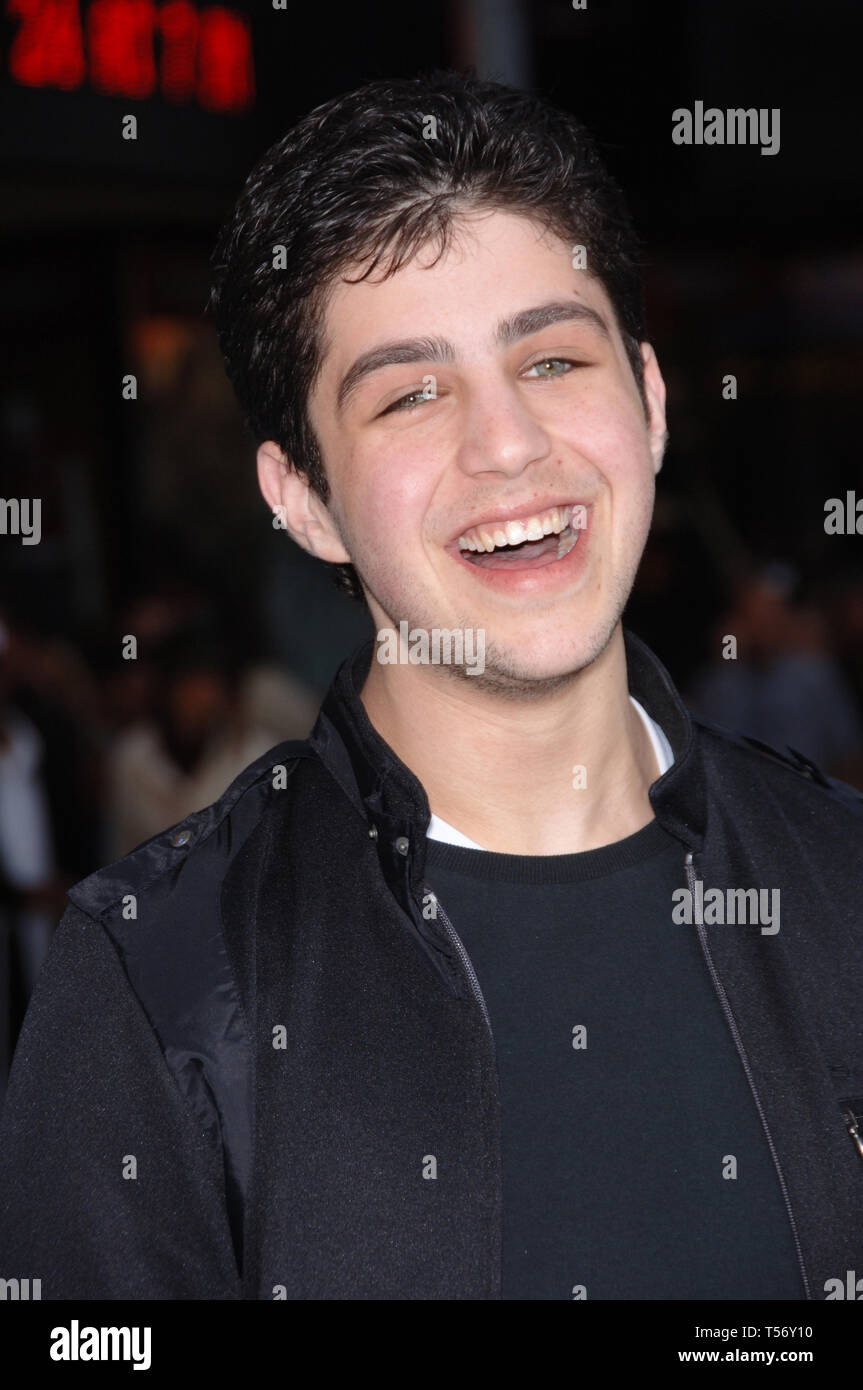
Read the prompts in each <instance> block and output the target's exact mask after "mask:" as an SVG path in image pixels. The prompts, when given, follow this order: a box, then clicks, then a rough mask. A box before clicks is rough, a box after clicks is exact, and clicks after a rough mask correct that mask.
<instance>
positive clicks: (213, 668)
mask: <svg viewBox="0 0 863 1390" xmlns="http://www.w3.org/2000/svg"><path fill="white" fill-rule="evenodd" d="M128 666H129V667H130V668H134V667H136V666H137V662H132V661H130V662H129V663H128ZM148 705H149V714H148V716H146V717H144V718H139V719H137V720H135V721H133V722H132V723H131V724H129V725H128V726H127V727H126V728H124V729H122V730H121V731H120V732H118V734H117V735H116V737H115V738H114V741H113V743H112V744H111V746H110V747H109V749H108V752H107V756H106V774H105V775H106V799H105V815H104V824H105V852H106V855H107V857H108V858H109V859H111V860H115V859H119V858H121V856H122V855H124V854H126V853H128V851H129V850H131V849H134V848H135V846H136V845H139V844H141V843H142V842H143V841H144V840H149V839H150V838H151V837H152V836H153V835H157V834H158V833H159V831H161V830H164V829H165V828H166V826H169V825H174V824H176V822H177V821H180V820H183V819H184V817H185V816H187V815H188V814H189V813H190V812H191V811H197V810H200V809H201V808H202V807H204V806H208V805H209V804H210V803H211V802H213V801H215V800H216V799H217V798H218V797H219V796H220V795H221V793H222V792H223V791H224V790H225V787H227V786H228V785H229V784H230V782H231V781H232V780H233V779H234V777H236V776H237V774H238V773H239V772H241V771H242V769H243V768H244V767H246V766H247V765H248V764H249V763H250V762H252V761H254V760H255V759H256V758H258V757H260V755H261V754H262V753H264V752H266V750H267V749H268V748H271V747H272V746H273V744H275V743H278V742H279V741H280V740H282V739H284V738H293V737H301V736H303V735H304V734H306V733H308V731H309V729H310V728H311V725H312V723H313V722H314V717H315V713H316V708H317V706H316V703H315V701H314V699H313V697H312V696H311V694H310V693H308V692H306V691H305V689H304V688H303V687H302V686H301V685H300V683H299V682H296V681H294V680H293V679H292V678H291V677H289V676H287V675H283V674H282V673H281V672H278V671H276V670H272V669H269V668H267V667H263V666H258V667H254V668H249V669H246V668H244V667H243V666H242V665H241V663H240V661H239V660H238V658H237V657H236V656H235V655H234V653H233V652H232V651H231V650H230V649H229V648H228V647H227V646H226V644H225V643H224V642H223V641H221V640H220V639H219V638H218V637H216V636H214V635H213V634H212V633H211V632H208V631H207V630H206V628H203V627H201V626H200V625H199V626H198V627H197V628H192V629H191V630H188V629H185V628H184V627H183V626H182V625H181V626H180V627H179V628H177V629H176V630H173V631H171V633H170V635H169V636H168V637H166V638H163V639H162V642H161V645H157V648H156V653H155V657H154V659H153V661H152V663H151V665H150V676H149V682H148Z"/></svg>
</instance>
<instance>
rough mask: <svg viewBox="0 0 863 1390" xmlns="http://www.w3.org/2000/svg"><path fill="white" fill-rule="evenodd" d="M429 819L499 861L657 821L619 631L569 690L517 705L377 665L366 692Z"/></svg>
mask: <svg viewBox="0 0 863 1390" xmlns="http://www.w3.org/2000/svg"><path fill="white" fill-rule="evenodd" d="M360 698H361V700H362V702H363V705H364V706H365V709H366V713H367V714H368V716H369V719H370V720H371V722H372V724H373V725H374V726H375V728H376V729H377V731H378V733H379V734H380V735H381V737H382V738H384V739H385V740H386V742H387V743H388V744H389V745H390V747H391V748H392V749H393V750H394V751H395V753H396V754H397V755H398V757H399V758H400V759H401V760H402V762H403V763H404V764H405V765H406V766H407V767H409V768H410V769H411V771H412V772H413V773H414V775H415V776H416V777H418V778H419V780H420V782H421V783H422V785H423V786H424V788H425V791H426V795H427V796H428V800H429V805H430V807H431V810H432V811H433V813H434V814H435V815H436V816H439V817H440V818H441V820H444V821H447V822H448V823H449V824H450V825H452V826H454V827H455V828H456V829H457V830H460V831H461V832H462V834H463V835H466V836H467V837H468V838H469V839H471V840H474V841H476V843H477V844H480V845H482V846H483V847H484V848H485V849H488V850H492V851H495V852H497V853H499V854H575V853H580V852H582V851H584V850H589V849H598V848H600V847H601V846H602V845H608V844H613V843H614V842H615V841H617V840H622V839H625V838H626V836H627V835H633V834H635V832H636V831H637V830H640V829H642V827H643V826H645V825H647V824H648V822H649V821H651V820H652V819H653V810H652V807H651V805H650V800H649V797H648V794H647V793H648V788H649V787H650V785H651V783H652V782H653V781H655V780H656V778H657V777H658V776H659V768H658V766H657V763H656V758H655V756H654V753H653V749H652V747H651V743H650V739H649V737H648V735H647V731H646V729H645V728H644V725H643V723H642V721H641V719H640V718H639V716H638V713H637V711H636V710H635V708H634V706H633V705H632V703H631V701H630V699H629V688H628V682H627V671H626V655H625V650H624V644H623V633H622V630H621V627H620V625H619V624H618V627H617V629H616V630H615V633H614V636H613V637H612V639H611V641H610V642H609V643H608V645H607V646H606V648H605V650H604V651H603V652H602V653H601V655H600V656H599V657H597V659H596V661H594V662H592V663H591V665H590V666H588V667H586V668H585V669H584V670H583V671H581V672H579V674H578V676H577V678H576V679H575V680H574V681H573V682H572V683H571V684H570V685H568V686H566V687H564V688H562V689H560V690H557V691H555V692H554V693H553V694H551V695H549V696H548V697H547V698H545V699H543V700H530V701H525V702H518V701H516V700H512V699H502V698H501V697H499V696H496V695H494V694H491V693H489V692H487V691H480V690H476V689H475V688H474V689H472V688H471V686H470V678H469V677H465V678H464V679H463V680H456V679H453V678H451V677H450V676H449V673H446V672H442V671H440V670H438V669H435V668H429V667H423V666H410V665H389V666H382V665H381V664H380V663H378V662H377V661H375V660H374V658H372V663H371V667H370V670H369V675H368V677H367V679H366V683H365V685H364V686H363V689H362V691H361V693H360Z"/></svg>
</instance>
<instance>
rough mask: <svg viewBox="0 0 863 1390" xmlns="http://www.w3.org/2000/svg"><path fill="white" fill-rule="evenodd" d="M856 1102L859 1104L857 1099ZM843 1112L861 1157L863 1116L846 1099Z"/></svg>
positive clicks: (862, 1153) (862, 1149) (862, 1156)
mask: <svg viewBox="0 0 863 1390" xmlns="http://www.w3.org/2000/svg"><path fill="white" fill-rule="evenodd" d="M854 1104H857V1102H856V1101H855V1102H854ZM842 1114H843V1116H844V1117H845V1124H846V1125H847V1127H848V1133H849V1134H850V1135H851V1138H852V1139H853V1140H854V1143H855V1145H856V1147H857V1152H858V1153H859V1155H860V1157H861V1158H863V1135H861V1133H860V1126H861V1124H863V1118H861V1117H860V1116H858V1115H857V1113H856V1111H855V1110H854V1109H853V1108H852V1106H851V1105H849V1103H848V1102H847V1101H845V1102H844V1104H843V1106H842Z"/></svg>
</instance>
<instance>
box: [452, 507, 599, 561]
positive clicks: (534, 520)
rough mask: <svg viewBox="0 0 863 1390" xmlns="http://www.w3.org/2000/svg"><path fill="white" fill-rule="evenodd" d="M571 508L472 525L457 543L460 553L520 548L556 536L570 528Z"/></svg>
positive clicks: (552, 508) (553, 508) (558, 508)
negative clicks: (518, 518)
mask: <svg viewBox="0 0 863 1390" xmlns="http://www.w3.org/2000/svg"><path fill="white" fill-rule="evenodd" d="M571 517H572V506H571V505H568V506H566V507H550V508H549V510H548V511H547V512H538V513H536V514H535V515H534V516H526V517H523V518H522V519H520V520H518V521H501V522H492V523H491V524H490V525H482V524H481V525H479V526H471V528H470V530H469V531H465V533H464V535H463V536H459V538H458V543H459V548H460V549H461V550H484V551H492V550H494V549H495V547H496V546H502V545H521V543H522V541H541V540H542V538H543V536H557V535H559V534H560V532H561V531H563V530H565V528H566V527H567V526H568V525H569V522H570V519H571Z"/></svg>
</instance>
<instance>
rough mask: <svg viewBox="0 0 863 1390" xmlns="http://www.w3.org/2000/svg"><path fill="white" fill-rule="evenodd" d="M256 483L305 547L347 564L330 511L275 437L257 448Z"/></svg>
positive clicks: (281, 521) (321, 557) (282, 525)
mask: <svg viewBox="0 0 863 1390" xmlns="http://www.w3.org/2000/svg"><path fill="white" fill-rule="evenodd" d="M258 486H259V487H260V489H261V493H262V495H263V498H264V501H265V502H266V504H267V506H268V507H269V509H270V511H271V512H272V513H273V516H274V517H275V516H277V517H278V518H279V526H280V528H283V529H284V530H285V531H287V532H288V534H289V535H290V536H291V537H292V539H293V540H295V541H296V542H297V545H301V546H302V547H303V549H304V550H308V552H309V554H310V555H315V556H317V558H318V559H319V560H327V561H329V562H330V563H331V564H336V565H343V564H350V560H351V557H350V555H349V554H348V552H347V551H346V550H345V547H344V545H343V544H342V540H341V537H340V536H339V533H338V530H337V529H336V526H335V524H334V522H333V518H332V515H331V513H330V511H329V509H328V507H327V506H326V504H325V503H324V502H322V501H321V499H320V497H319V496H318V494H317V493H316V492H315V491H314V489H313V488H312V486H311V484H310V482H309V480H308V478H307V477H306V475H305V474H304V473H298V472H297V470H296V469H295V468H294V467H293V466H292V464H291V462H290V460H289V459H288V457H287V455H286V454H284V453H283V452H282V450H281V449H280V448H279V446H278V444H276V443H275V441H274V440H272V439H268V440H267V441H266V443H264V444H262V445H261V446H260V448H259V449H258Z"/></svg>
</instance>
